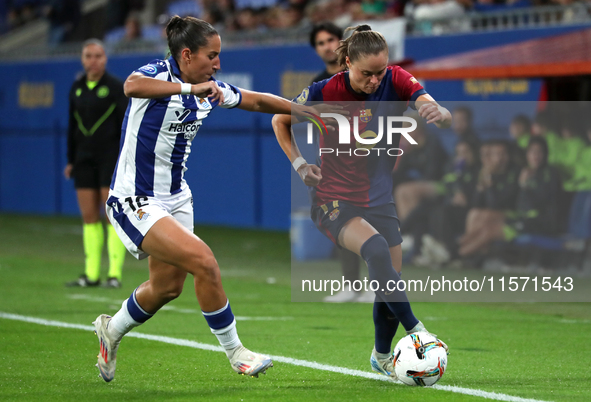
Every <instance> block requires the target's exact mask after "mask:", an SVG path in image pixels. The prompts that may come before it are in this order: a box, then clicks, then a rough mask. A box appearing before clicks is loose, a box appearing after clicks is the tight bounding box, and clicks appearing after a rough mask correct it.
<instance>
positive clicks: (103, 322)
mask: <svg viewBox="0 0 591 402" xmlns="http://www.w3.org/2000/svg"><path fill="white" fill-rule="evenodd" d="M110 321H111V316H108V315H106V314H101V315H99V316H98V317H97V319H96V320H95V321H94V322H93V324H94V333H95V334H96V336H97V337H98V339H99V345H100V352H99V354H98V356H97V357H98V363H97V364H96V366H97V367H98V368H99V371H100V374H101V377H103V380H105V381H106V382H109V381H112V380H113V378H115V365H116V364H117V348H119V342H121V340H116V339H113V338H112V337H110V336H109V331H108V330H107V327H108V325H109V322H110Z"/></svg>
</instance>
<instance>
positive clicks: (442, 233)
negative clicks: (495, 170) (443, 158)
mask: <svg viewBox="0 0 591 402" xmlns="http://www.w3.org/2000/svg"><path fill="white" fill-rule="evenodd" d="M479 168H480V161H479V158H478V149H476V148H474V147H473V146H472V145H471V144H470V143H468V142H466V141H460V142H458V143H457V144H456V147H455V155H454V159H453V160H452V161H450V163H449V164H448V166H447V168H446V174H445V176H444V177H443V179H442V180H441V181H440V182H439V187H440V188H441V195H440V196H438V197H436V198H432V199H427V200H424V201H422V202H421V204H419V206H418V207H417V208H415V209H414V210H413V211H412V212H411V213H410V214H409V215H408V217H407V218H406V219H405V220H404V221H403V222H402V223H401V228H402V233H403V234H410V235H411V236H412V237H413V242H412V244H413V249H412V251H411V253H409V254H407V255H406V256H405V260H406V262H410V261H411V260H413V259H414V262H415V263H417V264H419V265H425V266H434V265H440V264H443V263H445V262H447V261H449V260H450V258H451V259H455V258H457V255H455V254H454V251H455V250H457V247H456V239H457V238H458V237H459V236H460V235H461V234H462V233H464V228H465V222H466V216H467V214H468V211H469V209H470V207H471V201H472V195H473V194H474V191H475V188H476V179H477V177H478V170H479ZM423 240H425V243H426V244H425V245H424V246H423Z"/></svg>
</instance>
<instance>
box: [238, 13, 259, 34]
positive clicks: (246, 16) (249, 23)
mask: <svg viewBox="0 0 591 402" xmlns="http://www.w3.org/2000/svg"><path fill="white" fill-rule="evenodd" d="M259 26H260V16H259V15H258V14H257V12H256V11H255V10H254V9H252V8H243V9H242V10H239V11H238V12H237V14H236V18H235V29H236V30H243V31H253V30H256V29H258V28H259Z"/></svg>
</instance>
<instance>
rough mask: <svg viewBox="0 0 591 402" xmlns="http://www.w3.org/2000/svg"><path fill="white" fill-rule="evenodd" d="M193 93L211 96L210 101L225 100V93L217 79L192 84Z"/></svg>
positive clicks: (204, 96) (198, 95)
mask: <svg viewBox="0 0 591 402" xmlns="http://www.w3.org/2000/svg"><path fill="white" fill-rule="evenodd" d="M191 93H192V94H193V95H195V96H197V97H198V98H210V102H215V101H219V103H223V102H224V93H223V92H222V89H221V88H220V87H219V86H218V84H217V83H216V82H215V81H207V82H203V83H201V84H195V85H192V86H191Z"/></svg>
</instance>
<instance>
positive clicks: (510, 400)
mask: <svg viewBox="0 0 591 402" xmlns="http://www.w3.org/2000/svg"><path fill="white" fill-rule="evenodd" d="M0 318H4V319H7V320H14V321H22V322H28V323H31V324H39V325H47V326H50V327H59V328H72V329H81V330H83V331H94V326H92V325H81V324H70V323H67V322H61V321H53V320H45V319H42V318H35V317H27V316H24V315H18V314H10V313H4V312H0ZM125 336H126V337H130V338H139V339H147V340H150V341H155V342H163V343H168V344H171V345H177V346H187V347H190V348H194V349H202V350H209V351H213V352H223V351H224V349H223V348H222V347H221V346H214V345H210V344H207V343H201V342H195V341H190V340H188V339H178V338H171V337H169V336H160V335H149V334H142V333H139V332H130V333H128V334H127V335H125ZM269 357H271V359H273V360H274V361H276V362H281V363H287V364H293V365H295V366H301V367H308V368H311V369H315V370H322V371H331V372H333V373H339V374H345V375H351V376H355V377H362V378H368V379H371V380H379V381H388V382H392V383H394V381H392V380H390V379H389V378H388V377H385V376H383V375H380V374H376V373H370V372H366V371H361V370H352V369H348V368H344V367H337V366H330V365H328V364H321V363H316V362H309V361H307V360H299V359H293V358H291V357H284V356H274V355H269ZM429 388H431V389H437V390H440V391H449V392H455V393H458V394H464V395H471V396H477V397H481V398H486V399H494V400H497V401H505V402H544V401H541V400H537V399H527V398H520V397H518V396H511V395H506V394H499V393H496V392H488V391H481V390H479V389H470V388H463V387H456V386H454V385H437V384H435V385H434V386H432V387H429Z"/></svg>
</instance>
